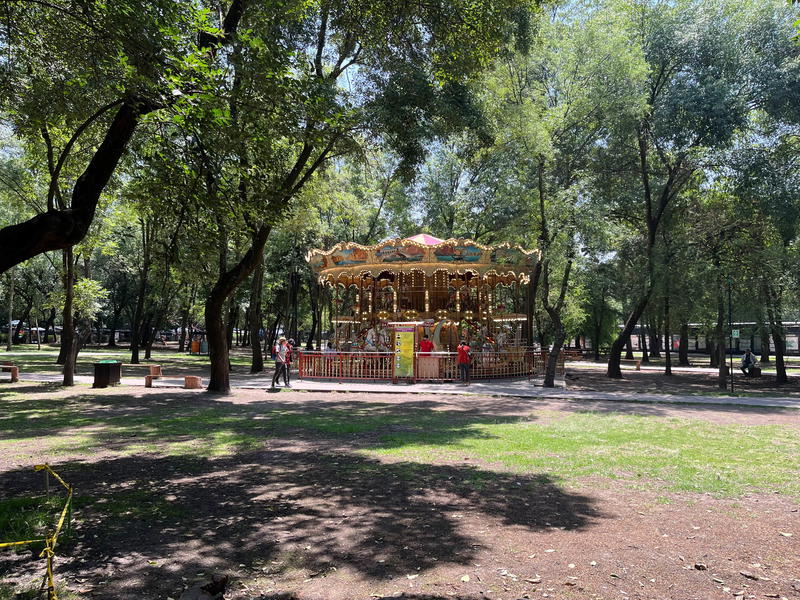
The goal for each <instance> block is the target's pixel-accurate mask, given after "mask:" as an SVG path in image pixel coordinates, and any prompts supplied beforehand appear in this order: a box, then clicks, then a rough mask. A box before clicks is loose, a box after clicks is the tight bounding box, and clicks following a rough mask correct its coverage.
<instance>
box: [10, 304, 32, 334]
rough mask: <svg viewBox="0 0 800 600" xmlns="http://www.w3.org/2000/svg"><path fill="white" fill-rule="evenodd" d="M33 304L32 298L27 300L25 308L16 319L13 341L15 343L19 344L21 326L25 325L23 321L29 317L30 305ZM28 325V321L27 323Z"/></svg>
mask: <svg viewBox="0 0 800 600" xmlns="http://www.w3.org/2000/svg"><path fill="white" fill-rule="evenodd" d="M32 306H33V300H32V299H31V300H28V303H27V304H26V305H25V310H23V311H22V315H20V317H19V319H18V320H17V326H16V327H15V328H14V341H15V342H16V343H17V344H21V343H22V341H21V339H20V338H21V336H20V333H21V332H22V328H23V327H24V326H25V321H27V320H28V319H30V314H31V307H32ZM28 324H29V325H30V323H28Z"/></svg>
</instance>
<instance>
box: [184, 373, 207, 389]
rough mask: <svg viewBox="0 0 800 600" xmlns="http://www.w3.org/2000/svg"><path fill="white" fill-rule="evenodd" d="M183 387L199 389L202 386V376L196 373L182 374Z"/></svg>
mask: <svg viewBox="0 0 800 600" xmlns="http://www.w3.org/2000/svg"><path fill="white" fill-rule="evenodd" d="M183 387H184V389H187V390H199V389H201V388H202V387H203V378H202V377H198V376H197V375H184V376H183Z"/></svg>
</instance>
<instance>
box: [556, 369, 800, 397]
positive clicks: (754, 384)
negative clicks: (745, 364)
mask: <svg viewBox="0 0 800 600" xmlns="http://www.w3.org/2000/svg"><path fill="white" fill-rule="evenodd" d="M605 373H606V365H605V363H594V362H588V361H585V362H579V363H574V364H571V365H568V366H567V375H566V383H567V387H568V388H569V389H573V390H583V391H596V392H630V393H657V394H680V395H692V394H724V393H726V392H725V390H721V389H720V388H719V386H718V380H717V375H716V373H709V372H703V371H697V372H687V371H685V370H680V371H679V370H676V371H674V372H673V374H672V375H669V376H666V375H664V371H663V367H662V368H661V369H659V370H642V371H635V370H633V369H630V368H624V369H623V371H622V375H623V379H609V378H608V377H606V374H605ZM729 382H730V379H728V388H727V389H728V391H730V383H729ZM734 393H735V394H739V395H748V396H749V395H754V396H759V395H760V396H781V397H800V378H798V377H796V376H793V375H790V376H789V382H788V383H785V384H778V383H776V381H775V375H762V376H761V377H754V378H747V377H744V375H742V373H740V372H739V370H738V369H737V370H736V371H735V373H734Z"/></svg>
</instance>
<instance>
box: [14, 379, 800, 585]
mask: <svg viewBox="0 0 800 600" xmlns="http://www.w3.org/2000/svg"><path fill="white" fill-rule="evenodd" d="M649 376H650V374H646V373H645V374H642V377H645V378H646V377H649ZM584 377H585V378H586V379H584ZM591 377H592V376H590V375H586V374H581V375H579V378H578V380H577V381H578V382H580V384H581V385H591V383H590V382H591ZM637 377H638V374H637ZM570 385H572V382H570ZM619 385H621V386H624V385H627V383H621V384H619ZM131 389H132V388H116V389H112V390H102V391H92V390H88V389H86V390H81V391H80V393H81V398H83V399H86V400H87V402H89V403H90V404H91V406H92V407H93V410H99V409H98V408H97V407H98V406H100V405H102V407H105V408H112V409H113V410H115V411H116V412H117V413H118V414H130V415H131V416H141V415H142V414H148V413H149V412H150V411H153V410H156V409H157V408H158V407H160V408H162V409H163V408H164V407H175V408H180V407H186V406H193V407H197V408H205V407H210V406H230V405H239V406H241V407H243V408H245V409H252V418H254V419H256V418H259V415H260V414H261V413H262V411H264V410H282V411H288V410H291V411H299V412H300V413H301V414H302V412H303V411H312V410H319V409H320V408H322V409H326V408H330V409H336V410H342V409H346V408H348V407H351V408H352V407H357V406H358V405H359V403H361V402H372V403H375V402H381V403H387V404H390V405H393V408H396V409H397V411H403V410H405V409H409V408H414V407H417V408H419V407H425V408H429V409H431V410H449V411H464V412H466V413H470V414H475V415H481V416H484V417H486V416H490V417H491V416H496V417H497V418H501V417H505V416H514V415H525V414H529V413H530V411H531V410H532V409H533V408H535V409H548V410H550V411H553V415H554V418H557V415H558V414H559V413H569V412H572V411H585V410H596V411H617V412H625V413H631V414H642V415H654V416H664V417H670V416H680V417H683V418H691V419H703V420H707V421H710V422H713V423H720V424H727V423H743V424H750V425H757V424H758V425H761V424H780V425H783V426H790V427H796V428H800V411H796V410H787V409H766V408H749V407H741V408H737V407H731V406H702V405H689V406H679V405H663V404H659V405H650V404H634V403H619V402H585V401H582V402H578V401H560V400H559V401H556V400H530V399H527V400H525V399H516V398H496V397H494V398H480V397H457V396H433V395H430V396H427V395H407V394H386V395H378V394H347V393H303V392H294V393H292V392H283V393H280V394H277V395H275V394H271V395H265V394H264V393H263V392H256V391H237V392H236V393H235V394H233V395H232V396H228V397H219V396H213V395H210V394H207V393H203V392H193V391H189V390H164V389H160V390H159V389H153V390H144V389H139V388H136V389H135V392H132V391H131ZM587 389H592V388H587ZM37 390H38V391H37ZM40 391H41V388H35V387H34V386H31V388H30V390H29V397H30V398H31V399H36V398H37V397H40V396H41V393H40ZM69 394H74V391H64V390H56V389H55V388H52V389H51V390H50V391H47V392H46V393H45V394H44V397H47V398H58V397H67V396H69ZM265 396H266V398H265ZM0 406H2V397H1V396H0ZM0 421H1V419H0ZM3 435H5V434H3ZM0 439H2V438H0ZM731 443H733V444H735V440H731ZM368 445H369V439H365V438H363V437H359V436H358V435H355V434H354V435H352V436H339V437H335V436H315V435H312V434H310V433H308V431H307V430H306V431H303V432H301V431H297V432H294V433H293V434H292V435H288V436H285V437H280V438H270V439H269V440H266V441H265V443H264V444H263V446H260V447H258V448H256V449H250V450H247V451H240V452H237V453H234V454H231V455H227V456H218V457H210V458H209V457H201V456H190V455H169V454H162V453H157V452H153V453H147V452H144V453H136V454H130V455H126V454H120V453H118V452H113V451H112V450H113V448H100V447H98V448H93V449H91V450H89V451H87V450H85V449H84V450H76V451H74V452H70V451H67V452H65V453H62V454H60V455H59V456H58V458H57V459H56V460H55V461H51V462H53V463H54V466H55V468H57V469H58V470H59V472H61V473H62V475H63V476H64V477H65V478H66V479H67V480H68V481H70V482H71V483H72V484H73V485H74V486H75V489H76V490H77V492H76V494H78V496H93V495H97V496H108V495H109V494H111V495H113V494H114V493H117V492H126V493H130V494H134V493H135V492H137V491H141V490H146V491H147V492H148V494H151V495H150V496H147V500H146V501H147V502H150V503H153V502H155V503H157V504H158V506H159V507H163V510H160V516H159V517H158V518H155V519H153V518H142V517H141V516H140V514H139V513H138V512H137V510H136V509H135V508H132V509H130V510H128V511H127V512H125V513H122V514H118V515H117V518H114V519H110V518H108V517H107V512H103V511H101V510H100V509H101V507H100V506H98V505H97V504H92V505H87V506H84V507H83V508H81V506H80V505H79V506H78V510H77V514H76V516H77V518H76V533H75V536H74V541H73V542H72V543H71V544H70V545H69V546H68V547H65V549H64V550H65V553H64V555H63V556H59V557H58V559H57V563H56V568H57V576H58V578H59V580H60V581H62V582H66V583H67V584H68V586H69V588H70V590H72V591H74V592H77V593H78V595H79V596H80V597H86V598H115V599H120V600H129V599H130V600H133V599H141V598H152V599H156V598H174V599H177V598H178V597H179V596H180V594H181V592H182V590H183V589H184V588H186V587H187V586H190V585H192V584H193V583H196V582H205V581H208V580H209V579H210V577H211V574H212V573H226V574H229V575H230V577H231V584H230V586H229V589H228V592H227V593H226V595H225V598H228V599H233V600H244V599H258V600H267V599H270V600H291V599H297V600H300V599H302V600H323V599H324V600H338V599H342V600H344V599H362V598H363V599H370V598H386V597H402V598H413V599H416V600H445V599H450V598H461V599H465V600H466V599H469V600H478V599H488V598H494V599H498V600H500V599H507V600H509V599H519V598H558V599H561V598H582V599H583V598H585V599H609V598H619V599H623V598H637V599H639V598H641V599H681V600H684V599H686V600H689V599H697V600H700V599H702V600H706V599H714V598H720V599H723V598H728V599H731V600H740V599H744V598H748V599H751V598H800V512H798V508H799V507H800V505H798V504H797V503H796V502H794V501H792V500H791V499H788V498H787V497H786V496H783V495H779V494H776V493H774V490H763V491H762V493H759V494H752V495H747V496H744V497H740V498H735V499H731V498H726V499H720V498H714V497H712V496H710V495H705V494H688V493H685V494H670V493H665V492H663V491H659V492H658V493H656V492H653V491H652V490H647V489H636V488H633V487H631V486H630V485H629V484H627V483H625V482H622V481H609V480H602V481H600V480H598V481H583V482H581V483H580V485H577V486H563V485H560V484H559V483H557V482H555V481H553V480H551V479H550V478H549V477H548V476H547V475H545V474H533V475H516V474H512V473H508V472H503V471H499V470H497V469H495V468H493V467H492V466H491V465H485V464H476V461H475V460H464V461H462V462H455V461H453V460H452V459H451V460H450V461H449V462H448V461H447V460H439V461H436V460H434V462H433V464H429V465H426V466H425V468H424V469H419V470H418V471H414V476H413V477H408V472H409V468H410V467H409V464H408V463H404V462H401V461H399V460H394V459H390V458H380V459H378V458H374V457H372V456H366V455H365V454H363V453H359V452H357V450H358V449H359V448H365V447H368ZM51 459H52V457H50V456H48V455H47V453H46V452H43V450H42V447H41V442H39V441H38V440H37V438H30V439H26V440H25V442H24V443H21V444H20V445H19V446H18V447H16V448H14V450H13V452H7V453H5V454H4V455H0V497H2V498H10V497H15V496H18V495H25V494H31V493H37V492H39V491H40V490H41V475H39V474H35V473H33V471H32V469H31V465H33V464H35V463H37V462H43V461H46V460H51ZM459 461H460V459H459ZM476 470H479V471H481V472H482V473H483V474H484V475H485V476H486V479H485V481H486V484H485V486H483V487H482V488H480V489H476V488H475V487H474V486H472V485H467V480H468V479H469V478H470V477H471V476H472V475H473V474H474V473H475V472H476ZM154 498H155V500H154ZM151 508H152V506H151ZM787 533H788V534H791V535H785V534H787ZM0 537H2V536H0ZM41 562H42V561H31V560H30V556H29V555H19V554H17V555H15V554H12V553H8V552H6V553H3V554H0V577H2V578H3V579H4V580H7V581H26V580H28V579H31V580H32V579H33V578H35V577H38V576H39V573H40V572H41Z"/></svg>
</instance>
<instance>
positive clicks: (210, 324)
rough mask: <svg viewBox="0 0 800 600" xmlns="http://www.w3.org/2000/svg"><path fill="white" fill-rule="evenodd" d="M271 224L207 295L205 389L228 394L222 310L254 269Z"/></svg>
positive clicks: (226, 354) (226, 347)
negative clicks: (208, 364)
mask: <svg viewBox="0 0 800 600" xmlns="http://www.w3.org/2000/svg"><path fill="white" fill-rule="evenodd" d="M269 232H270V227H269V226H266V225H264V226H262V227H261V228H259V229H258V231H257V232H256V233H255V235H254V236H253V244H252V246H250V248H249V249H248V250H247V252H245V254H244V256H242V258H241V259H240V260H239V262H238V263H236V265H234V266H233V267H232V268H231V269H228V270H226V271H224V272H221V273H220V275H219V277H218V278H217V282H216V283H215V284H214V287H213V288H212V289H211V293H210V294H209V295H208V299H207V300H206V307H205V321H206V335H207V337H208V350H209V359H210V361H211V376H210V378H209V382H208V391H210V392H219V393H223V394H227V393H228V392H230V389H231V383H230V370H229V366H230V363H229V361H228V345H227V340H226V338H225V325H224V323H223V322H222V313H223V308H224V306H225V301H226V300H227V299H228V296H230V295H231V293H233V291H234V290H235V289H236V288H237V286H239V284H241V282H242V281H244V280H245V279H246V278H247V276H248V275H250V274H251V273H252V272H253V269H255V268H256V265H257V264H258V261H259V257H260V256H261V255H262V254H263V252H264V246H265V244H266V243H267V238H268V237H269Z"/></svg>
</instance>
